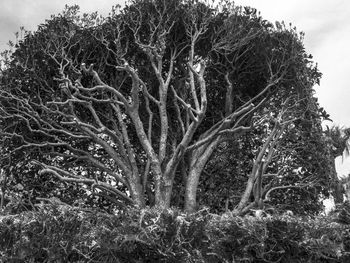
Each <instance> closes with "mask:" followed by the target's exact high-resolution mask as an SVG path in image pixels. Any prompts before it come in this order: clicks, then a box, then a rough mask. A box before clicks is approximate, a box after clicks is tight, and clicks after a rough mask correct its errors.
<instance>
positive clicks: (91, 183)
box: [0, 0, 330, 214]
mask: <svg viewBox="0 0 350 263" xmlns="http://www.w3.org/2000/svg"><path fill="white" fill-rule="evenodd" d="M78 10H79V9H78V7H77V6H74V7H67V9H66V10H65V11H64V12H63V13H62V14H59V15H57V16H53V17H52V18H51V19H50V20H48V21H46V22H45V23H44V24H41V25H40V26H39V28H38V30H37V31H36V32H34V33H27V34H26V35H25V36H24V38H23V39H22V40H21V41H19V42H18V43H17V45H16V48H15V51H14V52H13V53H12V55H11V57H10V58H9V59H8V60H7V61H5V67H4V70H3V72H2V76H1V79H0V134H1V142H2V148H1V153H2V159H1V163H2V167H3V170H4V171H5V173H7V174H13V173H15V174H16V176H17V178H18V177H21V179H20V180H19V181H21V180H28V178H29V177H30V178H31V179H33V178H36V180H38V178H40V180H39V182H40V181H42V180H48V182H52V180H53V181H54V182H56V186H57V185H58V186H59V187H58V189H60V191H56V192H55V191H54V192H55V193H54V194H56V195H57V194H58V195H60V194H61V195H64V194H65V195H66V196H67V199H70V200H72V198H73V199H74V195H75V194H78V195H79V194H82V195H84V194H83V192H84V193H86V194H87V195H90V196H94V197H96V198H102V199H103V200H108V202H112V203H114V204H116V205H125V204H126V205H127V204H133V205H136V206H139V207H145V206H146V205H150V206H156V207H160V208H167V207H170V206H171V205H172V204H175V203H176V202H175V201H174V199H176V197H179V198H180V199H183V201H179V202H180V203H181V204H183V206H184V208H185V210H186V211H188V212H193V211H195V210H196V209H197V206H198V203H197V193H198V186H199V183H200V178H205V180H207V181H206V182H207V183H208V182H211V180H213V178H215V174H214V173H218V174H219V173H223V172H226V173H227V175H228V176H229V177H230V178H231V179H230V182H232V184H230V185H227V186H226V187H225V189H229V190H228V192H230V196H232V193H231V192H232V191H231V190H232V189H233V190H234V195H235V197H234V198H231V197H230V198H231V199H230V200H229V202H231V203H232V204H231V207H232V210H233V211H234V212H235V213H238V214H244V213H247V212H248V211H249V209H253V208H261V206H262V205H263V204H262V202H266V201H267V199H269V200H270V199H271V200H272V204H276V203H278V200H280V199H281V198H280V195H281V192H280V191H278V189H291V190H290V192H287V193H286V194H284V196H283V200H291V199H293V198H294V197H296V196H299V198H304V197H305V195H306V193H308V192H310V191H313V193H312V194H311V196H312V197H310V200H316V199H317V198H319V196H320V195H321V194H323V195H327V193H328V192H327V191H328V190H327V188H326V186H327V184H328V183H329V180H330V179H329V178H328V177H327V176H328V175H327V167H328V166H327V165H326V166H323V167H320V164H319V163H318V162H319V161H320V160H323V159H324V158H327V153H328V152H327V148H326V144H325V143H323V140H324V137H323V135H322V128H321V125H320V123H321V120H322V116H324V114H325V113H324V111H323V110H322V109H320V108H319V105H318V103H317V101H316V99H315V98H314V90H313V86H314V85H315V84H318V83H319V79H320V77H321V74H320V73H319V71H318V69H317V67H316V66H315V65H314V64H313V63H312V60H311V59H312V57H311V56H310V55H308V54H307V53H306V51H305V49H304V46H303V34H302V33H298V32H297V30H296V29H295V28H293V27H292V26H286V25H285V24H284V23H278V22H277V23H276V24H275V25H274V24H272V23H270V22H268V21H266V20H264V19H263V18H262V17H261V16H260V14H259V13H258V12H257V11H256V10H255V9H252V8H247V7H244V8H243V7H239V6H235V5H234V4H231V3H230V1H222V2H220V3H219V4H218V5H214V4H208V3H203V2H201V1H180V0H171V1H161V0H132V1H130V2H129V3H128V4H127V5H126V6H125V7H124V8H123V9H121V8H120V7H118V6H117V7H114V8H113V10H112V13H111V14H110V16H108V17H106V18H102V17H100V16H98V14H97V13H93V14H89V15H87V14H84V15H82V16H79V13H78ZM307 149H308V150H307ZM231 154H232V155H231ZM317 154H319V155H317ZM228 155H230V156H228ZM230 158H233V159H234V160H233V161H232V162H231V163H227V164H225V167H223V169H221V166H220V165H223V162H225V161H227V160H231V159H230ZM307 158H311V159H309V160H313V161H308V159H307ZM226 168H227V169H226ZM208 170H210V171H211V172H209V173H208ZM215 170H216V171H218V170H219V171H218V172H213V171H215ZM208 174H209V176H208ZM48 178H54V179H48ZM224 178H227V176H226V177H224ZM17 180H18V179H17ZM220 180H221V183H222V182H223V183H226V181H223V179H222V178H218V181H220ZM225 180H226V179H225ZM68 185H70V186H71V187H73V188H74V189H75V190H74V193H75V194H72V192H69V191H68V192H67V187H68ZM212 185H213V190H214V191H217V192H220V191H221V189H218V188H221V186H220V183H219V184H218V183H217V182H214V183H213V184H211V183H210V186H209V187H212ZM200 187H201V186H200ZM203 187H204V188H200V189H199V190H200V191H199V192H203V191H207V188H206V187H208V186H203ZM230 188H231V190H230ZM56 190H57V189H56ZM298 191H301V192H299V193H298ZM174 192H176V195H172V194H173V193H174ZM288 195H290V196H289V197H288ZM202 196H203V195H202ZM228 197H229V196H227V197H225V198H226V199H227V198H228ZM102 199H101V200H102ZM172 200H173V201H172ZM300 200H301V199H299V201H300ZM172 202H173V203H172ZM179 202H178V203H179ZM286 202H288V201H286ZM300 202H301V201H300ZM310 203H311V202H310Z"/></svg>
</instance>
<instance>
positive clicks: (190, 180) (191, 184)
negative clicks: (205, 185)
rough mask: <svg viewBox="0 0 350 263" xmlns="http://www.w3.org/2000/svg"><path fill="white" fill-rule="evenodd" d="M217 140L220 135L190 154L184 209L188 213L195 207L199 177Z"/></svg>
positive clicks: (193, 210) (194, 209)
mask: <svg viewBox="0 0 350 263" xmlns="http://www.w3.org/2000/svg"><path fill="white" fill-rule="evenodd" d="M219 140H220V136H219V137H217V138H216V139H215V140H214V141H213V142H211V143H210V144H209V145H208V144H205V145H203V146H201V147H199V148H198V149H196V150H194V151H193V152H192V154H191V164H190V169H189V172H188V175H187V181H186V186H185V187H186V189H185V211H186V212H188V213H193V212H195V211H196V209H197V188H198V184H199V177H200V175H201V173H202V171H203V169H204V167H205V165H206V163H207V162H208V160H209V158H210V156H211V154H212V153H213V151H214V149H215V147H216V146H217V144H218V143H219Z"/></svg>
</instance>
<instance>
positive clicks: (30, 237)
mask: <svg viewBox="0 0 350 263" xmlns="http://www.w3.org/2000/svg"><path fill="white" fill-rule="evenodd" d="M349 212H350V210H349V207H348V206H345V207H343V208H342V209H341V211H340V213H339V214H338V215H336V214H334V215H333V216H330V217H317V218H314V219H311V218H310V217H303V218H297V217H294V216H291V215H287V214H281V215H274V216H268V217H262V218H256V217H252V216H246V217H244V218H242V217H236V216H232V215H231V214H230V213H227V214H223V215H222V216H218V215H214V214H210V213H209V212H208V211H207V210H206V209H203V210H201V211H198V212H197V213H195V214H192V215H188V214H183V213H181V212H179V211H177V210H164V211H162V212H159V211H157V210H155V209H143V210H138V209H136V210H135V209H131V208H130V209H128V210H127V211H119V213H118V214H116V215H108V214H105V213H101V212H97V211H96V210H85V211H84V210H82V209H79V208H72V207H69V206H57V205H54V206H47V205H43V206H40V207H38V208H37V211H35V212H34V211H32V212H23V213H20V214H16V215H7V216H1V217H0V237H1V238H0V256H1V259H2V260H3V261H2V262H174V263H175V262H211V263H215V262H285V263H287V262H349V259H350V256H349V253H350V228H349V225H348V224H349V223H350V214H349Z"/></svg>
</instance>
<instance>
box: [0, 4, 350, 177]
mask: <svg viewBox="0 0 350 263" xmlns="http://www.w3.org/2000/svg"><path fill="white" fill-rule="evenodd" d="M235 2H236V4H239V5H245V6H246V5H248V6H252V7H255V8H257V9H258V10H259V11H261V14H262V16H263V17H264V18H265V19H267V20H269V21H271V22H274V21H276V20H278V21H282V20H284V21H285V22H286V24H288V23H289V22H291V23H292V24H293V25H295V26H296V27H297V29H298V30H299V31H303V32H305V33H306V37H305V46H306V50H307V51H308V52H309V53H311V54H312V55H313V56H314V60H315V61H316V62H318V65H319V69H320V71H321V72H322V73H323V77H322V80H321V86H320V87H315V88H316V96H317V97H318V98H319V102H320V104H321V106H322V107H324V108H325V109H326V111H327V112H328V113H329V114H330V115H331V118H332V119H333V120H334V122H335V124H338V125H341V126H347V127H350V117H348V116H349V115H350V98H349V95H350V91H348V90H347V89H348V86H349V80H348V77H349V76H350V62H349V61H350V23H349V18H350V1H347V0H288V1H287V0H237V1H235ZM123 3H124V0H99V1H97V0H0V51H2V50H4V49H5V48H6V43H7V42H8V41H9V40H14V39H15V37H14V33H15V32H16V31H18V30H19V27H20V26H24V27H25V28H26V29H27V30H32V31H33V30H35V29H36V28H37V25H39V24H40V23H43V22H44V21H45V19H47V18H49V17H50V15H51V14H57V13H59V12H60V11H62V10H63V8H64V5H65V4H68V5H72V4H78V5H79V6H80V7H81V11H82V12H92V11H98V12H99V13H101V14H102V15H107V14H108V13H109V11H110V10H111V7H112V5H115V4H123ZM348 74H349V76H348ZM337 163H338V173H339V174H340V175H345V174H348V173H350V158H348V159H346V160H345V161H344V163H343V164H342V162H341V160H340V159H339V160H338V161H337Z"/></svg>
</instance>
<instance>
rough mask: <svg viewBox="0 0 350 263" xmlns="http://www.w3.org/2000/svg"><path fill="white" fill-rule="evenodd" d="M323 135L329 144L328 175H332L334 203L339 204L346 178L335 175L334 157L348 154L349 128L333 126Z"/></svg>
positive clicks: (341, 199)
mask: <svg viewBox="0 0 350 263" xmlns="http://www.w3.org/2000/svg"><path fill="white" fill-rule="evenodd" d="M325 135H326V137H327V143H328V145H329V151H330V154H331V158H330V160H329V162H330V163H331V167H332V170H331V172H330V175H331V177H332V181H333V183H332V189H333V196H334V203H335V204H341V203H343V201H344V197H343V195H344V187H345V188H347V186H346V184H347V179H346V178H344V180H340V179H339V178H338V175H337V171H336V166H335V159H336V158H337V157H340V156H342V157H344V155H345V156H347V155H348V154H349V138H350V129H349V128H341V127H339V126H333V127H331V128H329V127H328V126H327V129H326V130H325Z"/></svg>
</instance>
